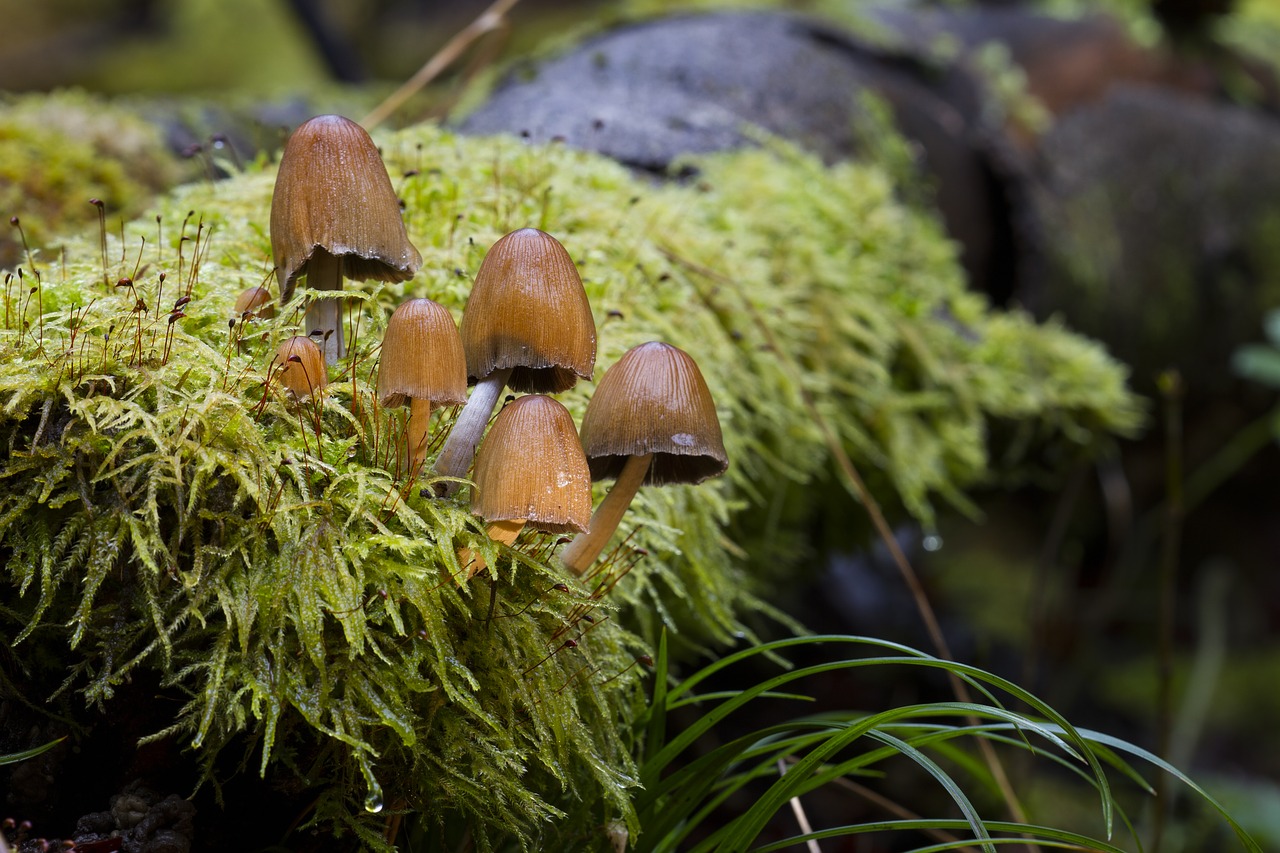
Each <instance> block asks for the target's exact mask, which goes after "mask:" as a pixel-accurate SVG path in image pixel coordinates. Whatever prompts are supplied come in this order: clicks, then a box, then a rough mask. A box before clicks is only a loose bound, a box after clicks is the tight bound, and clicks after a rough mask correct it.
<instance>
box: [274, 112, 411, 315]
mask: <svg viewBox="0 0 1280 853" xmlns="http://www.w3.org/2000/svg"><path fill="white" fill-rule="evenodd" d="M317 252H327V253H329V254H330V255H334V256H335V257H338V258H341V259H342V261H343V272H344V274H345V275H346V276H347V277H348V278H353V279H356V280H358V281H366V280H369V279H376V280H378V281H407V280H408V279H410V278H412V277H413V275H414V273H416V272H417V271H418V267H419V266H421V265H422V256H421V255H419V254H418V250H417V249H416V248H414V246H413V244H412V243H410V242H409V237H408V236H407V235H406V234H405V230H404V220H403V219H401V218H400V201H399V199H397V198H396V193H395V190H394V189H392V187H391V178H390V177H388V175H387V167H386V166H384V165H383V163H382V156H381V155H380V154H379V153H378V149H377V146H375V145H374V144H373V140H372V139H371V138H369V134H368V133H366V132H365V129H364V128H362V127H361V126H360V125H358V124H356V123H355V122H354V121H352V120H351V119H348V118H343V117H342V116H337V115H322V116H316V117H315V118H312V119H309V120H307V121H305V122H303V123H302V124H301V125H300V126H299V127H298V129H297V130H295V131H294V132H293V135H292V136H290V137H289V141H288V142H287V143H285V147H284V153H283V154H282V155H281V156H280V170H279V172H278V174H277V175H276V187H275V192H274V194H273V195H272V196H271V253H272V255H274V257H275V265H276V275H277V276H278V277H279V279H280V302H281V304H284V303H286V302H288V301H289V298H290V297H291V296H292V295H293V288H294V280H295V279H297V278H298V277H299V276H301V275H305V274H306V270H307V265H308V263H309V262H310V261H311V259H312V257H313V256H315V254H316V253H317Z"/></svg>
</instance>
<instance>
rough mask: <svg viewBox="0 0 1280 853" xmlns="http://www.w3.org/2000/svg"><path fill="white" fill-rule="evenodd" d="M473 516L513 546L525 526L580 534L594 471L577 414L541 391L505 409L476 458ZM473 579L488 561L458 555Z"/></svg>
mask: <svg viewBox="0 0 1280 853" xmlns="http://www.w3.org/2000/svg"><path fill="white" fill-rule="evenodd" d="M471 511H472V512H473V513H475V514H476V515H478V516H480V517H481V518H483V519H484V520H485V521H486V522H488V524H487V526H486V527H485V532H486V533H488V534H489V536H490V538H492V539H494V540H495V541H497V542H501V543H503V544H504V545H510V544H511V543H512V542H514V541H515V539H516V536H518V535H519V533H520V531H521V530H522V529H523V528H524V527H525V526H526V525H527V526H529V527H533V528H535V529H537V530H543V531H546V532H549V533H575V532H576V533H581V532H583V531H585V530H586V529H587V525H588V523H589V522H590V520H591V472H590V470H589V469H588V467H587V458H586V456H584V455H583V453H582V444H581V443H580V442H579V440H578V432H577V430H576V429H574V425H573V416H572V415H570V414H569V410H568V409H566V408H565V407H564V406H563V405H561V404H560V403H559V402H557V401H555V400H553V399H551V398H550V397H546V396H543V395H542V394H530V395H528V396H524V397H519V398H517V399H516V400H514V401H513V402H511V403H509V404H507V405H506V406H505V407H504V408H503V409H502V411H501V412H499V413H498V417H496V418H495V419H494V421H493V428H492V429H491V430H490V431H489V437H488V438H487V439H485V442H484V446H483V447H482V448H481V449H480V453H479V455H478V456H477V457H476V477H475V485H474V486H473V487H472V490H471ZM458 558H459V560H460V561H461V562H462V565H463V566H464V567H467V566H468V564H470V567H469V568H468V569H467V576H468V577H470V576H472V575H474V574H475V573H476V572H478V571H480V570H481V569H483V568H484V561H483V560H481V559H480V557H479V555H478V554H474V553H472V552H471V551H470V549H463V550H462V551H461V552H459V554H458Z"/></svg>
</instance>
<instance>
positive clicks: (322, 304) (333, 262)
mask: <svg viewBox="0 0 1280 853" xmlns="http://www.w3.org/2000/svg"><path fill="white" fill-rule="evenodd" d="M307 287H309V288H311V289H313V290H342V258H340V257H338V256H336V255H333V254H330V253H329V252H326V251H324V250H323V249H316V253H315V255H313V256H312V258H311V262H310V264H308V266H307ZM346 302H347V300H345V299H313V300H311V303H310V304H309V305H308V306H307V319H306V325H307V335H311V333H312V332H316V331H319V332H332V334H330V335H329V336H328V337H327V338H326V339H323V340H319V341H316V343H318V344H320V348H321V349H322V350H323V351H324V361H325V364H336V363H337V361H338V359H340V358H346V355H347V345H346V342H345V341H344V340H343V337H342V313H343V312H342V309H343V306H345V305H346Z"/></svg>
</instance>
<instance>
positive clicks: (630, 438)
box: [560, 341, 729, 574]
mask: <svg viewBox="0 0 1280 853" xmlns="http://www.w3.org/2000/svg"><path fill="white" fill-rule="evenodd" d="M582 448H583V451H584V452H585V453H586V454H587V460H588V463H589V465H590V468H591V478H592V479H593V480H607V479H616V481H617V482H615V483H614V485H613V488H611V489H610V490H609V494H607V495H606V496H605V498H604V500H603V501H601V502H600V506H599V507H597V508H596V511H595V514H594V515H592V516H591V524H590V531H589V532H587V533H585V534H582V535H579V536H576V537H574V540H573V542H571V543H569V545H568V546H567V547H566V548H565V549H564V551H563V552H562V553H561V555H560V559H561V561H562V562H563V563H564V564H565V565H566V566H567V567H568V568H570V569H572V570H573V571H574V572H577V573H578V574H582V573H584V572H585V571H586V570H587V568H588V567H589V566H590V565H591V564H592V563H594V562H595V560H596V557H598V556H599V555H600V552H601V551H602V550H604V546H605V544H606V543H607V542H608V541H609V538H610V537H611V536H612V535H613V532H614V530H616V529H617V527H618V523H619V522H620V521H621V520H622V516H623V514H624V513H625V512H626V511H627V507H628V506H630V505H631V500H632V498H634V497H635V494H636V491H637V490H638V489H639V488H640V486H641V485H653V486H658V485H663V484H666V483H701V482H702V481H703V480H706V479H708V478H709V477H717V476H719V475H721V474H723V473H724V471H725V469H726V468H728V467H729V457H728V456H727V455H725V452H724V439H723V437H722V435H721V433H720V421H719V419H718V418H717V417H716V407H715V402H714V401H713V400H712V399H711V391H710V390H708V388H707V383H706V381H705V380H703V378H702V373H701V372H700V371H699V370H698V365H697V363H695V362H694V360H693V359H692V358H690V357H689V355H688V354H687V353H685V352H684V351H682V350H679V349H677V348H676V347H673V346H671V345H670V344H665V343H661V342H658V341H651V342H649V343H645V344H640V345H639V346H636V347H633V348H631V349H630V350H627V352H626V353H625V354H624V355H623V356H622V358H620V359H618V361H617V362H616V363H615V364H613V365H612V366H610V367H609V369H608V370H606V371H605V373H604V376H602V377H601V378H600V384H599V385H598V386H597V387H596V391H595V394H593V395H592V397H591V401H590V402H589V403H588V404H587V411H586V414H584V415H583V417H582Z"/></svg>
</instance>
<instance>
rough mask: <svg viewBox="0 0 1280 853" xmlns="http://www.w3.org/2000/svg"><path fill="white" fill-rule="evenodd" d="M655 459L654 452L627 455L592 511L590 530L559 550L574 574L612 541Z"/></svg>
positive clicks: (561, 559) (586, 566)
mask: <svg viewBox="0 0 1280 853" xmlns="http://www.w3.org/2000/svg"><path fill="white" fill-rule="evenodd" d="M652 460H653V454H652V453H644V454H641V455H639V456H628V457H627V461H626V463H625V464H624V465H623V466H622V471H621V472H620V473H619V474H618V479H617V481H616V482H615V483H614V484H613V488H611V489H609V494H607V495H605V496H604V500H602V501H600V506H598V507H596V511H595V512H594V513H592V514H591V524H590V526H589V527H588V528H587V532H586V533H579V534H578V535H577V536H575V537H573V541H572V542H570V543H569V544H568V545H567V546H565V549H564V550H563V551H561V552H560V561H561V562H562V563H564V564H565V566H566V567H567V568H569V569H571V570H573V572H574V573H575V574H579V575H581V574H584V573H585V572H586V571H587V569H589V568H590V567H591V564H592V563H594V562H595V561H596V557H599V556H600V552H601V551H603V550H604V546H605V545H607V544H608V543H609V539H610V538H612V536H613V532H614V531H615V530H617V529H618V524H619V522H621V521H622V516H623V515H625V514H626V512H627V507H629V506H631V501H632V499H633V498H635V496H636V492H637V491H639V490H640V484H641V483H643V482H644V478H645V475H646V474H648V473H649V463H650V461H652Z"/></svg>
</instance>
